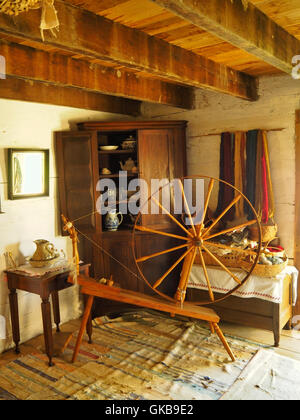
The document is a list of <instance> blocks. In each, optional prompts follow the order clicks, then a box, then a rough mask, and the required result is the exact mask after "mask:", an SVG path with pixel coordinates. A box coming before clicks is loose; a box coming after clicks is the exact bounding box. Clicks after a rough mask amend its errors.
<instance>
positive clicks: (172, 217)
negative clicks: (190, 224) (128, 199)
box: [151, 196, 193, 238]
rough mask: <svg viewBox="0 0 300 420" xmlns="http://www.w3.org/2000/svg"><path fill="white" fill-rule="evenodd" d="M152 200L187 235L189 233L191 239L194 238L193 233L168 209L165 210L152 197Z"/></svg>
mask: <svg viewBox="0 0 300 420" xmlns="http://www.w3.org/2000/svg"><path fill="white" fill-rule="evenodd" d="M151 199H152V201H154V202H155V204H157V205H158V206H159V207H160V208H161V209H162V211H164V212H165V213H166V214H167V215H168V216H169V217H170V219H172V220H173V222H175V223H176V224H177V225H178V226H179V227H180V228H181V229H182V230H183V231H184V232H185V233H187V234H188V235H189V236H190V237H191V238H193V235H192V234H191V232H189V231H188V230H187V229H186V228H185V227H184V226H183V225H182V224H181V223H180V222H179V221H178V220H177V219H176V218H175V217H174V216H172V214H171V213H170V212H169V211H168V210H167V209H165V208H164V206H162V205H161V204H160V202H159V201H158V200H157V199H156V198H155V197H153V196H152V197H151Z"/></svg>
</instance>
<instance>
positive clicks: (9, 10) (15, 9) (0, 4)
mask: <svg viewBox="0 0 300 420" xmlns="http://www.w3.org/2000/svg"><path fill="white" fill-rule="evenodd" d="M40 8H41V9H42V17H41V24H40V29H41V35H42V39H43V41H44V31H45V30H50V31H51V32H52V34H53V35H54V36H56V33H55V30H57V31H58V30H59V21H58V17H57V12H56V10H55V7H54V0H0V13H5V14H7V15H10V16H18V15H19V14H20V13H24V12H29V11H30V10H32V9H40Z"/></svg>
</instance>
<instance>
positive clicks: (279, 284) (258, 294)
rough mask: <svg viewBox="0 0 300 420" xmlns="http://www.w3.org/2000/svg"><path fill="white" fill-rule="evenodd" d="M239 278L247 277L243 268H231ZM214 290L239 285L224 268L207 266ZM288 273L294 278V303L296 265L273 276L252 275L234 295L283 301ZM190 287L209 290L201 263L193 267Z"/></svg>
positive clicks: (294, 296) (294, 300)
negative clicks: (284, 283) (285, 279)
mask: <svg viewBox="0 0 300 420" xmlns="http://www.w3.org/2000/svg"><path fill="white" fill-rule="evenodd" d="M231 271H232V272H233V273H234V274H235V275H236V276H237V277H238V278H239V279H241V280H242V279H243V278H244V277H245V272H243V271H241V270H234V269H232V270H231ZM207 272H208V276H209V280H210V283H211V286H212V290H213V292H215V293H223V294H226V293H228V292H229V291H231V290H232V289H233V288H235V287H236V286H237V283H236V282H235V281H234V280H233V279H232V278H231V277H230V275H229V274H227V273H226V272H225V271H224V270H223V269H221V268H220V269H219V268H218V267H213V268H210V267H208V268H207ZM286 275H291V276H292V279H293V305H296V301H297V284H298V275H299V272H298V270H297V269H296V268H295V267H292V266H288V267H287V268H286V269H285V270H284V271H283V272H282V273H280V274H279V275H277V276H276V277H273V278H267V277H257V276H251V277H250V278H249V279H248V280H247V281H246V283H245V284H244V285H243V286H242V287H241V288H240V289H239V290H238V291H237V292H235V293H234V294H233V295H234V296H238V297H240V298H256V299H262V300H267V301H269V302H274V303H282V290H283V281H284V278H285V277H286ZM188 287H189V288H194V289H201V290H207V283H206V280H205V277H204V274H203V270H202V267H201V265H194V266H193V268H192V272H191V276H190V280H189V284H188Z"/></svg>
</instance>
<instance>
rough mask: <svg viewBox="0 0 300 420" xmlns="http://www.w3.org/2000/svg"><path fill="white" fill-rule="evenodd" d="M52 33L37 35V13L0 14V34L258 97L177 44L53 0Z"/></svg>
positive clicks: (249, 81) (246, 80) (241, 79)
mask: <svg viewBox="0 0 300 420" xmlns="http://www.w3.org/2000/svg"><path fill="white" fill-rule="evenodd" d="M55 6H56V9H57V11H58V15H59V20H60V31H59V33H58V35H57V37H54V36H53V35H52V34H51V33H47V34H45V37H46V38H45V43H42V39H41V34H40V11H39V10H37V11H36V10H32V11H30V13H23V14H22V15H20V16H17V17H10V16H7V15H4V14H0V33H3V34H6V35H11V36H13V37H14V38H15V37H17V38H21V39H23V40H27V41H34V42H35V43H37V44H36V45H37V48H38V45H39V44H40V45H42V46H43V48H44V46H45V45H47V46H51V47H54V48H56V49H57V48H58V49H60V50H64V51H67V52H69V53H71V54H72V55H76V56H78V55H80V56H81V57H86V58H88V59H97V60H102V61H103V62H108V63H113V64H117V65H118V66H123V67H126V68H128V69H132V70H134V71H138V72H145V73H147V74H148V75H151V76H154V77H160V78H163V79H164V80H167V81H171V82H173V83H179V84H183V85H186V86H192V87H198V88H206V89H211V90H214V91H217V92H222V93H227V94H230V95H233V96H236V97H239V98H243V99H247V100H256V99H257V98H258V92H257V80H256V79H255V78H254V77H251V76H248V75H247V74H245V73H241V72H238V71H236V70H233V69H231V68H229V67H227V66H225V65H221V64H218V63H215V62H213V61H211V60H209V59H207V58H205V57H201V56H199V55H197V54H195V53H193V52H190V51H187V50H185V49H183V48H180V47H177V46H174V45H171V44H169V43H167V42H165V41H163V40H160V39H158V38H155V37H153V36H149V35H147V34H146V33H144V32H142V31H138V30H136V29H132V28H129V27H126V26H124V25H121V24H119V23H116V22H113V21H110V20H108V19H105V18H103V17H101V16H98V15H96V14H94V13H91V12H89V11H86V10H83V9H80V8H78V7H74V6H72V5H70V4H67V3H65V2H62V1H59V0H56V2H55Z"/></svg>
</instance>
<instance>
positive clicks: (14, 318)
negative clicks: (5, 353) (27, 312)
mask: <svg viewBox="0 0 300 420" xmlns="http://www.w3.org/2000/svg"><path fill="white" fill-rule="evenodd" d="M9 305H10V315H11V325H12V330H13V340H14V343H15V345H16V349H15V352H16V354H20V348H19V343H20V324H19V307H18V294H17V291H16V289H10V294H9Z"/></svg>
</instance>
